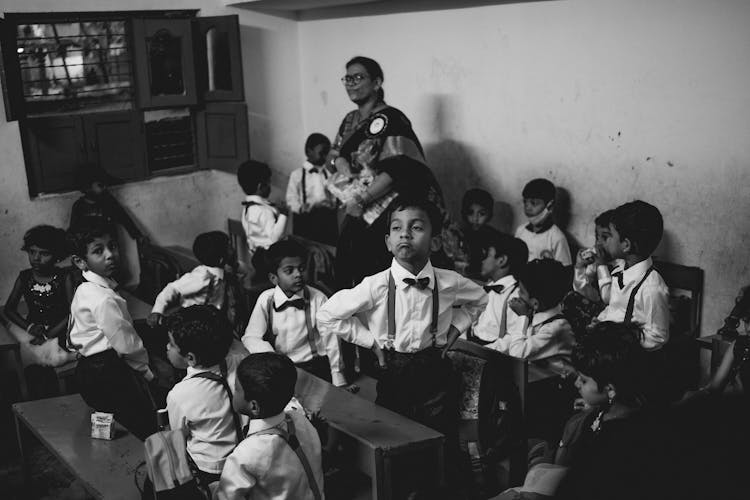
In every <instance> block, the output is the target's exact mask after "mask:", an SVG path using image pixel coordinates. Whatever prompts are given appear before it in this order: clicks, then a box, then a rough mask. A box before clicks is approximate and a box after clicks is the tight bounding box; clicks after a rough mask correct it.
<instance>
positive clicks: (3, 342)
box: [0, 321, 29, 400]
mask: <svg viewBox="0 0 750 500" xmlns="http://www.w3.org/2000/svg"><path fill="white" fill-rule="evenodd" d="M0 352H8V353H10V355H11V357H12V358H13V364H14V365H15V371H16V375H17V376H18V385H19V388H20V391H21V399H23V400H26V399H29V391H28V388H27V387H26V376H25V375H24V371H23V363H22V362H21V344H19V343H18V340H16V338H15V337H14V336H13V335H11V334H10V332H9V331H8V329H7V328H6V327H5V325H4V324H3V321H0Z"/></svg>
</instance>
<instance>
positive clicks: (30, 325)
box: [26, 323, 36, 333]
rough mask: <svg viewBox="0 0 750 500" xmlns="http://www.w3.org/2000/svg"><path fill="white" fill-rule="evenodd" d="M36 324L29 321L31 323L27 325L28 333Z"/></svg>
mask: <svg viewBox="0 0 750 500" xmlns="http://www.w3.org/2000/svg"><path fill="white" fill-rule="evenodd" d="M35 326H36V323H29V325H28V326H27V327H26V333H31V329H32V328H34V327H35Z"/></svg>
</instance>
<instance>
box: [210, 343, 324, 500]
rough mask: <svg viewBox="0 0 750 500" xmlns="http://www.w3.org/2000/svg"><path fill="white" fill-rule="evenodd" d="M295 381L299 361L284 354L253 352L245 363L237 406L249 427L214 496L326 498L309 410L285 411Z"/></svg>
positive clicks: (228, 499) (230, 499) (232, 499)
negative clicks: (248, 418) (296, 364)
mask: <svg viewBox="0 0 750 500" xmlns="http://www.w3.org/2000/svg"><path fill="white" fill-rule="evenodd" d="M296 382H297V372H296V370H295V368H294V364H293V363H292V361H291V360H290V359H289V358H287V357H286V356H283V355H281V354H276V353H273V352H263V353H255V354H250V355H249V356H248V357H246V358H245V359H244V360H243V361H242V362H241V363H240V365H239V367H238V368H237V381H236V383H235V385H234V408H235V410H237V411H238V412H240V413H242V414H243V415H247V416H248V417H250V425H249V427H248V431H247V437H246V438H245V439H244V440H243V441H242V442H241V443H240V444H239V445H238V446H237V448H235V450H234V451H233V452H232V454H231V455H229V458H227V461H226V463H225V464H224V470H223V471H222V473H221V480H220V481H219V484H218V488H217V489H216V491H215V492H214V499H215V500H246V499H266V498H277V499H287V500H315V499H318V498H322V496H321V495H322V488H323V467H322V462H321V448H320V438H319V437H318V433H317V431H316V430H315V428H314V427H313V426H312V424H311V423H310V422H309V421H308V420H307V418H306V417H305V414H304V412H302V411H300V410H291V411H284V407H285V406H286V405H287V403H289V401H290V400H291V399H292V395H293V394H294V386H295V384H296ZM295 444H296V446H295ZM313 489H315V490H317V494H316V493H314V492H313Z"/></svg>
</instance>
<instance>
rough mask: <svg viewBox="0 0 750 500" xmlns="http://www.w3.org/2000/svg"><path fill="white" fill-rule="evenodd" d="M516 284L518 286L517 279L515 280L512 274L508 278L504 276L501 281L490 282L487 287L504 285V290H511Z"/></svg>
mask: <svg viewBox="0 0 750 500" xmlns="http://www.w3.org/2000/svg"><path fill="white" fill-rule="evenodd" d="M515 284H516V278H514V277H513V275H512V274H509V275H507V276H503V277H502V278H500V279H499V280H495V281H490V282H489V283H487V286H490V285H503V287H504V288H510V287H512V286H513V285H515Z"/></svg>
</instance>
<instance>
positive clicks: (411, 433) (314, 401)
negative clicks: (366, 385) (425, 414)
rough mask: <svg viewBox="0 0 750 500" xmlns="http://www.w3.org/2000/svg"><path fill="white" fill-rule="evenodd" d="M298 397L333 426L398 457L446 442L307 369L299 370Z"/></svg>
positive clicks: (419, 426)
mask: <svg viewBox="0 0 750 500" xmlns="http://www.w3.org/2000/svg"><path fill="white" fill-rule="evenodd" d="M295 396H296V397H297V399H299V401H300V402H301V403H302V405H303V406H304V407H305V408H306V409H307V410H311V411H317V410H320V414H321V416H323V417H324V418H325V419H326V421H327V422H328V424H329V425H330V426H331V427H333V428H335V429H338V430H340V431H341V432H343V433H345V434H347V435H349V436H352V437H354V438H355V439H356V440H358V441H360V442H361V443H363V444H365V445H367V446H368V447H370V448H373V449H379V450H381V451H383V452H384V453H394V454H396V453H399V452H401V451H407V450H409V449H414V448H418V447H423V446H429V445H434V444H436V443H440V442H442V440H443V435H442V434H440V433H439V432H437V431H435V430H432V429H430V428H429V427H426V426H424V425H422V424H419V423H417V422H415V421H413V420H410V419H408V418H406V417H403V416H401V415H399V414H398V413H395V412H392V411H390V410H387V409H385V408H383V407H381V406H378V405H376V404H374V403H372V402H370V401H368V400H367V399H365V398H363V397H360V396H356V395H354V394H352V393H350V392H348V391H346V390H344V389H342V388H340V387H334V386H333V385H331V384H329V383H328V382H326V381H325V380H323V379H320V378H318V377H316V376H314V375H310V374H309V373H307V372H306V371H304V370H300V369H298V370H297V386H296V388H295Z"/></svg>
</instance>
